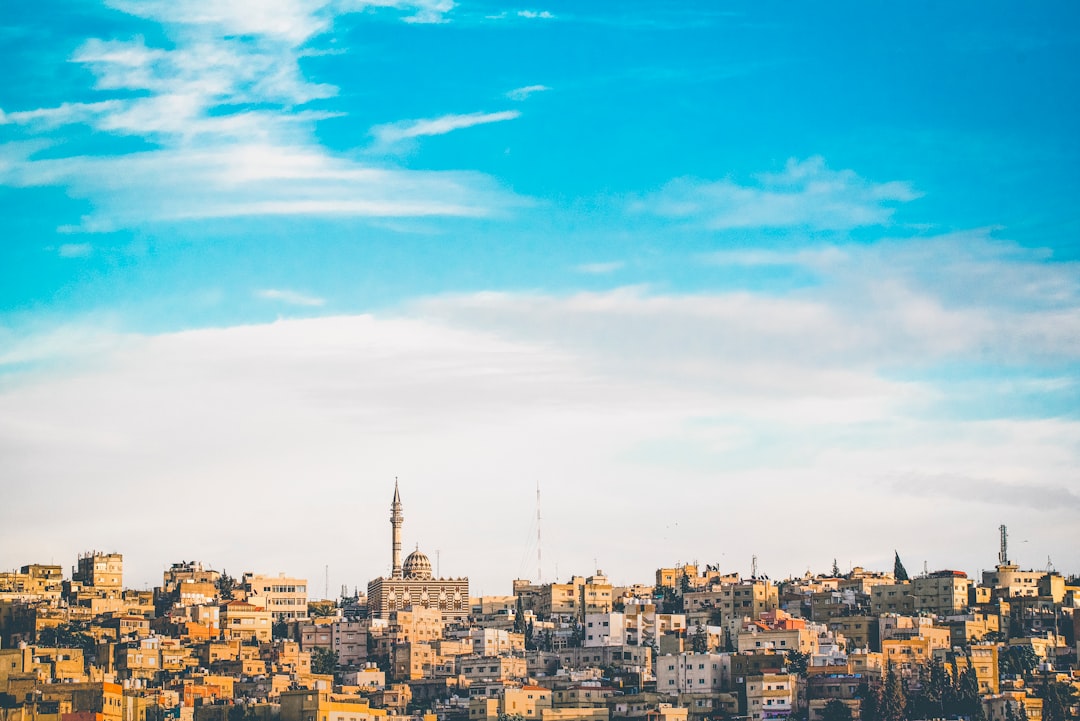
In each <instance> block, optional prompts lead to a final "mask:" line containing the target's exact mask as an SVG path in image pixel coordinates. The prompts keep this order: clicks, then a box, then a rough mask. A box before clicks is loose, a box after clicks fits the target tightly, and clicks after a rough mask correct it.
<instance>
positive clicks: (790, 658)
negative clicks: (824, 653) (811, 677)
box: [784, 649, 810, 676]
mask: <svg viewBox="0 0 1080 721" xmlns="http://www.w3.org/2000/svg"><path fill="white" fill-rule="evenodd" d="M784 663H785V664H786V665H787V669H788V673H794V674H798V675H799V676H805V675H806V669H807V668H808V667H809V666H810V654H808V653H802V652H801V651H798V650H796V649H792V650H791V651H788V652H787V658H786V659H784Z"/></svg>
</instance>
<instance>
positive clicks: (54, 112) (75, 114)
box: [0, 100, 123, 128]
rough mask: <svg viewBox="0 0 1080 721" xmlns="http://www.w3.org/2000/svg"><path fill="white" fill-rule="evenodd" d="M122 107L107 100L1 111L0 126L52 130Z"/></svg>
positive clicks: (118, 102)
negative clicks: (32, 126) (28, 126)
mask: <svg viewBox="0 0 1080 721" xmlns="http://www.w3.org/2000/svg"><path fill="white" fill-rule="evenodd" d="M122 106H123V103H121V102H120V101H118V100H105V101H102V102H100V103H63V104H61V105H60V106H58V107H55V108H38V109H36V110H23V111H19V112H14V113H4V112H3V111H2V110H0V125H3V124H5V123H12V124H18V125H39V126H42V127H45V128H50V127H56V126H59V125H68V124H71V123H81V122H87V121H90V120H93V119H96V118H98V117H100V116H102V115H104V114H107V113H110V112H113V111H115V110H117V109H119V108H120V107H122Z"/></svg>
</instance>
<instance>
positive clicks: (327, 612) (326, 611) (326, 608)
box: [307, 600, 337, 618]
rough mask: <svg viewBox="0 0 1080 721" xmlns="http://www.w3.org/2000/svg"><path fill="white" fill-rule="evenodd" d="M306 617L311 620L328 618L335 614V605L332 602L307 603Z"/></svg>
mask: <svg viewBox="0 0 1080 721" xmlns="http://www.w3.org/2000/svg"><path fill="white" fill-rule="evenodd" d="M307 612H308V616H311V617H313V618H329V617H330V616H333V615H335V614H337V603H335V602H334V601H329V600H326V601H308V605H307Z"/></svg>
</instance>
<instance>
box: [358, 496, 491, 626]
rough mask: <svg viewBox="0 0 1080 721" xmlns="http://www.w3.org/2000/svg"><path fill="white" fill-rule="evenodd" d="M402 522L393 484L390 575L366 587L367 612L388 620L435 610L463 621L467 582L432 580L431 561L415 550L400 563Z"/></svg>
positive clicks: (466, 602) (465, 614)
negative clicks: (395, 614)
mask: <svg viewBox="0 0 1080 721" xmlns="http://www.w3.org/2000/svg"><path fill="white" fill-rule="evenodd" d="M404 521H405V516H404V514H403V512H402V504H401V494H400V493H399V491H398V484H397V481H396V480H395V481H394V499H393V501H392V502H391V504H390V527H391V549H392V553H391V572H390V577H389V578H383V577H379V578H376V579H375V580H373V581H371V582H369V583H368V593H367V601H368V610H369V612H370V614H371V615H372V616H373V617H375V618H388V617H389V616H390V613H391V612H393V611H400V610H404V609H415V608H430V609H437V610H439V611H440V612H441V613H442V614H443V617H444V618H445V619H447V620H455V621H463V620H465V619H466V618H468V616H469V608H470V606H469V579H468V578H435V576H434V574H433V573H432V568H431V560H430V559H429V558H428V557H427V556H425V555H424V554H423V553H421V552H420V549H419V548H418V549H416V550H415V551H413V552H412V553H410V554H409V555H408V557H407V558H406V559H405V561H404V563H402V561H401V526H402V524H403V523H404Z"/></svg>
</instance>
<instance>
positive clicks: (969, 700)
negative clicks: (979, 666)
mask: <svg viewBox="0 0 1080 721" xmlns="http://www.w3.org/2000/svg"><path fill="white" fill-rule="evenodd" d="M957 696H958V698H957V701H958V702H959V707H960V715H961V716H967V717H968V718H969V719H971V721H986V712H985V711H983V705H982V696H981V694H980V693H979V677H978V676H976V675H975V669H974V668H973V667H972V666H971V664H970V663H969V664H968V667H967V668H965V669H964V671H963V673H961V674H960V683H959V684H958V686H957Z"/></svg>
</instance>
